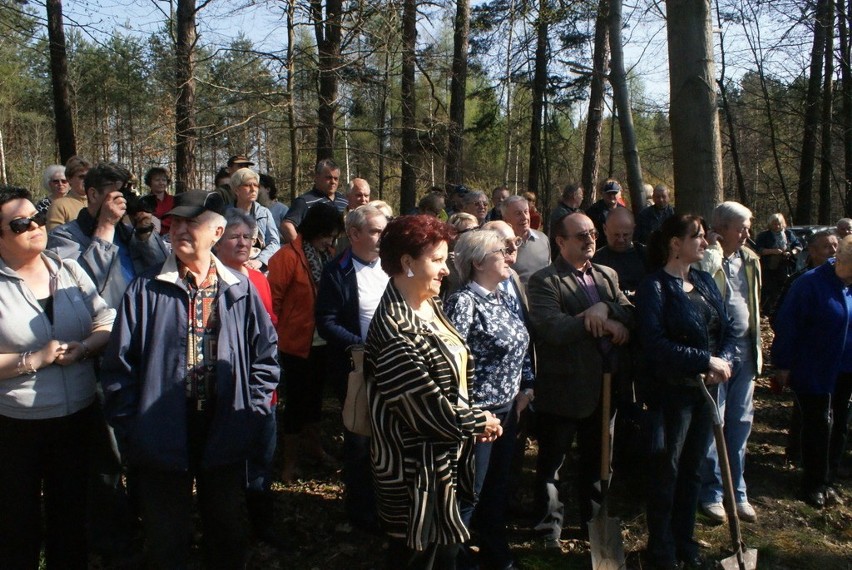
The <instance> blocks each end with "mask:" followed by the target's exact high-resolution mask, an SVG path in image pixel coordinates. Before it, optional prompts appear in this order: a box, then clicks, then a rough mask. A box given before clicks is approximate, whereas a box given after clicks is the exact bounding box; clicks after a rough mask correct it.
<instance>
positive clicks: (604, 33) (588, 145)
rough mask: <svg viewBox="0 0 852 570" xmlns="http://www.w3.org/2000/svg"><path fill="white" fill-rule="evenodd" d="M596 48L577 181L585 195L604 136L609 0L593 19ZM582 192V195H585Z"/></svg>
mask: <svg viewBox="0 0 852 570" xmlns="http://www.w3.org/2000/svg"><path fill="white" fill-rule="evenodd" d="M594 49H595V51H594V55H593V56H592V85H591V90H590V93H589V116H588V118H587V119H586V137H585V143H584V145H583V170H582V174H581V175H580V183H581V184H582V186H583V188H584V189H585V196H591V195H592V194H593V193H594V188H595V184H596V183H597V180H598V168H599V165H600V160H601V139H602V137H603V117H604V96H605V92H604V87H605V80H606V76H607V64H608V63H609V61H608V60H609V0H600V3H599V4H598V15H597V18H596V19H595V48H594ZM585 196H584V197H585Z"/></svg>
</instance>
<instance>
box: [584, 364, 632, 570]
mask: <svg viewBox="0 0 852 570" xmlns="http://www.w3.org/2000/svg"><path fill="white" fill-rule="evenodd" d="M602 362H603V388H602V392H603V393H602V394H601V418H602V419H601V480H600V482H599V483H598V484H599V485H600V492H601V504H600V505H597V504H595V503H592V510H593V512H594V516H593V517H592V520H590V521H589V522H588V523H587V524H588V525H589V544H590V546H591V551H592V569H593V570H619V569H621V568H625V561H624V544H623V543H622V542H621V522H620V521H619V520H618V519H616V518H612V517H610V516H609V512H608V511H609V506H608V503H609V500H608V499H609V482H610V472H609V471H610V457H609V456H610V449H609V444H610V433H609V409H610V400H611V390H610V387H611V386H612V364H611V361H610V359H609V357H608V356H607V355H604V356H603V359H602Z"/></svg>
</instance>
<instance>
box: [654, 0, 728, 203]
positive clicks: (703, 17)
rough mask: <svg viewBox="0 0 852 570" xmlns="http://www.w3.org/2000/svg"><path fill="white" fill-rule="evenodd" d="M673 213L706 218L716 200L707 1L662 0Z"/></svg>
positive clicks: (718, 165)
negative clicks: (672, 164) (673, 196)
mask: <svg viewBox="0 0 852 570" xmlns="http://www.w3.org/2000/svg"><path fill="white" fill-rule="evenodd" d="M666 19H667V34H668V48H669V84H670V91H671V110H670V120H669V123H670V125H671V134H672V151H673V159H674V160H673V162H674V183H675V191H676V192H677V203H678V209H680V210H681V211H683V212H692V213H695V214H699V215H702V216H704V217H705V218H708V219H709V217H710V215H711V213H712V211H713V208H714V207H715V206H716V204H718V203H719V202H720V201H721V199H722V147H721V141H720V135H719V115H718V112H717V107H716V89H715V86H716V71H715V69H714V65H713V31H712V24H711V19H710V2H709V0H701V1H696V0H666Z"/></svg>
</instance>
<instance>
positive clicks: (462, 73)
mask: <svg viewBox="0 0 852 570" xmlns="http://www.w3.org/2000/svg"><path fill="white" fill-rule="evenodd" d="M469 35H470V0H456V21H455V26H454V31H453V70H452V78H451V80H450V133H449V140H448V144H447V171H446V181H447V182H449V183H450V184H461V183H462V182H463V181H464V170H463V169H464V119H465V116H464V100H465V98H466V97H467V50H468V40H469Z"/></svg>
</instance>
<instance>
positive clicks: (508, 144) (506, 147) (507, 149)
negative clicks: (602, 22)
mask: <svg viewBox="0 0 852 570" xmlns="http://www.w3.org/2000/svg"><path fill="white" fill-rule="evenodd" d="M850 1H852V0H850ZM508 18H509V26H508V28H509V29H508V33H507V34H506V68H505V73H506V77H505V83H506V89H505V96H506V138H505V139H504V141H503V155H504V159H503V160H504V162H503V186H506V187H507V188H508V186H509V168H510V167H511V165H512V133H513V132H514V127H513V125H512V111H513V105H512V96H513V93H512V38H513V37H514V32H515V0H509V14H508ZM517 185H518V179H517V177H515V187H516V188H517Z"/></svg>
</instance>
